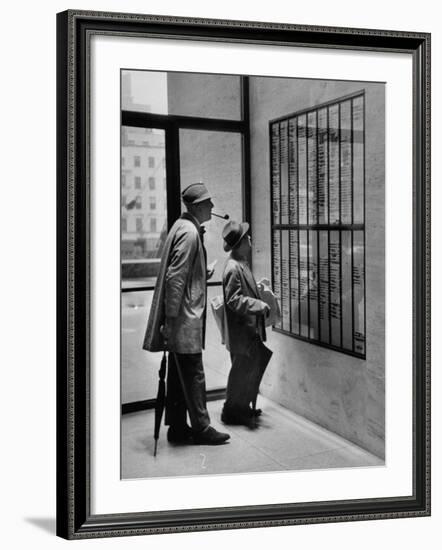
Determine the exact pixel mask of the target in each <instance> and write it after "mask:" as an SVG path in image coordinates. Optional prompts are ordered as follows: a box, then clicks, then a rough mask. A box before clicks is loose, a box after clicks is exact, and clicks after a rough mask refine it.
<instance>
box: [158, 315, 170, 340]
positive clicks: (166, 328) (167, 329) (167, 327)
mask: <svg viewBox="0 0 442 550" xmlns="http://www.w3.org/2000/svg"><path fill="white" fill-rule="evenodd" d="M160 332H161V334H162V335H163V338H164V340H165V341H166V342H167V340H169V338H170V335H171V332H170V325H169V323H168V322H167V319H166V320H165V322H164V325H161V326H160Z"/></svg>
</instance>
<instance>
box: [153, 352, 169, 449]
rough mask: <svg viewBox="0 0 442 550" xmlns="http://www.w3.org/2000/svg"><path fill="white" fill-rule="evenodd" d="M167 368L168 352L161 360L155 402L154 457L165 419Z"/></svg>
mask: <svg viewBox="0 0 442 550" xmlns="http://www.w3.org/2000/svg"><path fill="white" fill-rule="evenodd" d="M166 368H167V357H166V352H164V353H163V358H162V359H161V366H160V370H159V371H158V376H159V381H158V393H157V398H156V401H155V430H154V436H153V437H154V439H155V448H154V451H153V456H157V447H158V438H159V436H160V426H161V420H162V418H163V411H164V403H165V396H166V383H165V381H164V379H165V378H166Z"/></svg>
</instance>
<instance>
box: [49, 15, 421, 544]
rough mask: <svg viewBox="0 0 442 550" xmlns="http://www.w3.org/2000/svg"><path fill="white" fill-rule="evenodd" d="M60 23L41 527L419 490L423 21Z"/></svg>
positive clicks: (152, 530)
mask: <svg viewBox="0 0 442 550" xmlns="http://www.w3.org/2000/svg"><path fill="white" fill-rule="evenodd" d="M57 38H58V41H57V54H58V55H57V68H58V72H57V101H58V103H57V120H58V125H57V144H58V145H57V159H58V164H57V190H58V195H57V216H58V217H57V222H58V223H57V232H58V233H57V235H58V240H57V244H58V248H57V252H58V261H57V267H58V269H57V275H58V279H57V282H58V295H57V296H58V299H57V321H58V322H57V331H58V332H57V343H58V348H57V349H58V355H57V365H58V369H57V472H58V474H57V481H58V483H57V534H58V535H59V536H61V537H63V538H67V539H81V538H91V537H119V536H122V535H159V534H160V535H167V534H172V533H182V534H183V535H184V534H185V532H188V531H204V530H225V529H228V530H230V529H242V528H257V527H276V526H289V525H290V526H292V525H298V524H317V523H330V522H333V523H335V522H353V521H358V520H377V519H396V518H405V517H407V518H412V517H424V516H427V515H429V514H430V414H429V413H430V399H429V398H430V370H429V369H430V332H429V327H430V324H429V323H430V301H429V298H430V294H429V277H430V271H429V265H430V264H429V257H430V249H429V244H430V227H429V185H430V175H429V146H430V145H429V144H430V134H429V118H428V114H429V108H430V87H429V82H430V81H429V69H430V36H429V35H428V34H427V33H425V32H417V31H416V32H405V31H395V32H390V31H385V30H382V29H378V30H368V29H355V28H346V27H342V28H341V27H339V28H338V27H336V28H329V29H326V28H323V27H321V26H316V27H315V26H308V25H306V26H303V25H287V26H284V25H280V24H278V23H262V24H261V23H256V24H255V23H253V22H248V21H234V20H225V21H221V20H210V19H208V20H206V19H202V18H180V17H169V16H161V15H145V14H134V13H132V14H131V13H110V12H105V13H102V12H93V11H91V12H89V11H81V10H68V11H64V12H61V13H59V14H58V15H57Z"/></svg>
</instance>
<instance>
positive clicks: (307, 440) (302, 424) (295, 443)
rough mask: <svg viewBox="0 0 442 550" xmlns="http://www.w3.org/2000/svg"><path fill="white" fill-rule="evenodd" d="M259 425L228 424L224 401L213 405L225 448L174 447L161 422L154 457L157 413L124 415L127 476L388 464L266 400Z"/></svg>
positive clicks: (124, 468) (211, 410) (124, 471)
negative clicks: (226, 438)
mask: <svg viewBox="0 0 442 550" xmlns="http://www.w3.org/2000/svg"><path fill="white" fill-rule="evenodd" d="M258 400H259V403H258V406H259V407H261V408H262V409H263V414H262V416H261V417H260V421H259V425H258V427H257V428H256V429H254V430H250V429H248V428H246V427H244V426H224V425H223V424H222V423H221V421H220V418H219V416H220V410H221V407H222V402H221V401H212V402H210V403H209V404H208V407H209V413H210V417H211V420H212V425H213V426H214V427H215V428H217V429H218V430H220V431H224V432H228V433H230V435H231V438H230V440H229V441H228V443H226V444H225V445H222V446H217V447H211V446H208V445H204V446H203V445H186V446H174V445H171V444H169V443H168V442H167V440H166V431H167V427H165V426H164V425H163V426H162V429H161V433H160V439H159V443H158V453H157V456H156V457H154V456H153V449H154V439H153V422H154V413H153V411H146V412H139V413H133V414H128V415H124V416H123V419H122V478H123V479H133V478H149V477H167V476H193V475H199V474H206V475H212V474H226V473H241V472H267V471H282V470H305V469H326V468H350V467H367V466H383V464H384V461H383V460H382V459H380V458H378V457H376V456H374V455H372V454H370V453H369V452H367V451H365V450H363V449H361V448H360V447H357V446H356V445H354V444H352V443H349V442H348V441H346V440H345V439H343V438H341V437H339V436H337V435H335V434H332V433H331V432H328V431H327V430H324V429H323V428H320V427H319V426H317V425H316V424H313V423H311V422H309V421H307V420H305V419H304V418H302V417H300V416H298V415H296V414H294V413H292V412H290V411H288V410H287V409H284V408H282V407H280V406H279V405H277V404H275V403H273V402H272V401H269V400H267V399H265V398H264V397H262V396H259V398H258Z"/></svg>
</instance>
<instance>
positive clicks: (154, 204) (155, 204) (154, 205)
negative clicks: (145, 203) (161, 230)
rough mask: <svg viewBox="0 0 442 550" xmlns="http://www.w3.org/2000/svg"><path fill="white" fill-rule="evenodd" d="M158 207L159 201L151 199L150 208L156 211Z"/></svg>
mask: <svg viewBox="0 0 442 550" xmlns="http://www.w3.org/2000/svg"><path fill="white" fill-rule="evenodd" d="M156 207H157V200H156V198H155V197H149V208H150V209H151V210H155V209H156Z"/></svg>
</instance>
